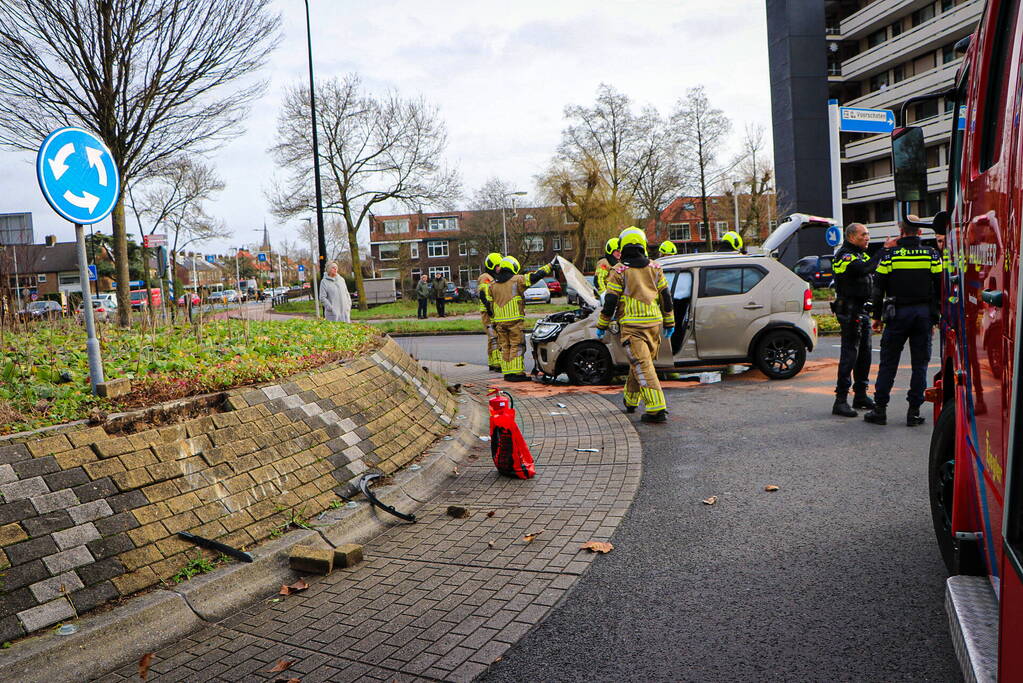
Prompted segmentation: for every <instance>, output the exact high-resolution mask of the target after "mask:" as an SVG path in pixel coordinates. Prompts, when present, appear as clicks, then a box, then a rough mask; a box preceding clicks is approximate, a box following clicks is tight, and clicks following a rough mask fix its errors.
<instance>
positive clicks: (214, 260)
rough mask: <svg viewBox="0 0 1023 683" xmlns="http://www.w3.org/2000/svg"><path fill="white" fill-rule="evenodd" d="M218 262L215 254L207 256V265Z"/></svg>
mask: <svg viewBox="0 0 1023 683" xmlns="http://www.w3.org/2000/svg"><path fill="white" fill-rule="evenodd" d="M216 260H217V257H216V256H214V255H213V254H206V263H215V262H216Z"/></svg>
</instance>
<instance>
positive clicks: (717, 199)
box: [646, 194, 777, 254]
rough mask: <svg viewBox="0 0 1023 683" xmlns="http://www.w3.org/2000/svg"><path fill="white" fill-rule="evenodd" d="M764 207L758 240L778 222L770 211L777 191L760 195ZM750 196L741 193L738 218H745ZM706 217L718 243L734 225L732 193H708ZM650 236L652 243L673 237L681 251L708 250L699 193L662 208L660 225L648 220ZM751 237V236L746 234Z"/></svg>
mask: <svg viewBox="0 0 1023 683" xmlns="http://www.w3.org/2000/svg"><path fill="white" fill-rule="evenodd" d="M760 201H761V204H762V205H763V206H764V208H765V209H768V210H762V212H763V219H762V220H761V221H760V225H759V226H757V228H758V229H757V240H756V241H758V242H759V241H763V240H764V239H765V238H766V237H767V236H768V235H770V234H771V231H772V230H773V229H774V228H775V226H776V225H777V221H776V220H775V218H774V216H773V215H771V214H770V213H769V207H771V206H773V203H774V195H764V196H763V197H761V198H760ZM749 209H750V196H749V195H742V194H740V195H739V219H740V221H742V220H743V219H744V217H745V216H747V215H749ZM707 218H708V220H709V222H710V229H711V239H712V240H713V241H714V243H715V244H717V243H718V242H720V241H721V236H722V235H724V234H725V233H726V232H728V231H729V230H734V229H735V205H734V203H733V199H732V197H731V196H729V195H714V196H708V197H707ZM646 233H647V239H648V240H649V241H650V243H651V244H660V243H661V242H663V241H664V240H671V241H672V242H674V243H675V246H676V247H678V252H679V253H680V254H689V253H695V252H700V251H706V242H707V228H706V226H704V224H703V203H702V200H701V199H700V197H676V198H675V199H674V200H673V201H672V202H671V203H670V204H668V206H667V207H666V208H665V209H664V211H662V212H661V220H660V221H659V225H658V224H655V223H654V221H649V222H648V223H647V225H646ZM747 239H748V238H747Z"/></svg>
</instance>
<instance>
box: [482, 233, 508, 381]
mask: <svg viewBox="0 0 1023 683" xmlns="http://www.w3.org/2000/svg"><path fill="white" fill-rule="evenodd" d="M503 258H504V257H503V256H501V254H498V253H497V252H496V251H495V252H491V253H489V254H487V257H486V258H485V259H483V272H482V273H480V276H479V277H478V278H476V283H477V284H478V285H479V286H478V287H477V289H476V291H477V293H478V296H479V299H480V320H482V321H483V329H484V330H485V331H486V333H487V366H489V368H490V371H491V372H501V350H500V349H499V348H498V347H497V333H496V332H495V331H494V326H493V324H492V321H491V320H490V314H488V313H487V308H486V306H484V305H483V293H484V292H485V291H486V289H487V285H489V284H490V283H491V282H493V281H494V274H495V273H496V272H497V269H498V268H500V267H501V259H503Z"/></svg>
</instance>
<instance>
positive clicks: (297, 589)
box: [278, 579, 309, 595]
mask: <svg viewBox="0 0 1023 683" xmlns="http://www.w3.org/2000/svg"><path fill="white" fill-rule="evenodd" d="M306 588H309V584H308V583H306V582H305V581H303V580H302V579H299V580H298V581H296V582H295V583H293V584H291V585H290V586H287V585H285V586H281V592H280V593H278V595H294V594H295V593H301V592H302V591H304V590H305V589H306Z"/></svg>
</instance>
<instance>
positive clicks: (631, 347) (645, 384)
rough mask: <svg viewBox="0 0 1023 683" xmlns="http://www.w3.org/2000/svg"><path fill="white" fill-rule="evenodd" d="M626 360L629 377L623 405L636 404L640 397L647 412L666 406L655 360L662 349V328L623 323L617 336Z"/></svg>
mask: <svg viewBox="0 0 1023 683" xmlns="http://www.w3.org/2000/svg"><path fill="white" fill-rule="evenodd" d="M619 339H620V340H621V342H622V348H624V349H625V355H626V356H627V357H628V359H629V378H628V379H627V380H626V381H625V405H627V406H638V405H639V402H640V400H642V401H643V405H644V407H645V409H646V412H648V413H656V412H660V411H662V410H664V409H665V407H666V406H665V403H664V392H663V391H661V383H660V381H658V379H657V371H656V370H655V369H654V359H655V358H657V352H658V351H659V350H660V348H661V327H660V325H658V326H656V327H632V326H630V325H622V331H621V334H620V335H619Z"/></svg>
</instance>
